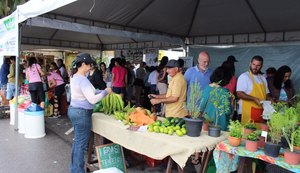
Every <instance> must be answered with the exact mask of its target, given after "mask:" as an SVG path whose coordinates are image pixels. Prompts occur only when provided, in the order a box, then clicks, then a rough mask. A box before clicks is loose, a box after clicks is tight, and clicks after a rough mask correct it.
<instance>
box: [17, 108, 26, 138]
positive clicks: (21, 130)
mask: <svg viewBox="0 0 300 173" xmlns="http://www.w3.org/2000/svg"><path fill="white" fill-rule="evenodd" d="M24 110H25V109H23V108H18V129H19V133H21V134H24V133H25V121H26V120H25V116H24Z"/></svg>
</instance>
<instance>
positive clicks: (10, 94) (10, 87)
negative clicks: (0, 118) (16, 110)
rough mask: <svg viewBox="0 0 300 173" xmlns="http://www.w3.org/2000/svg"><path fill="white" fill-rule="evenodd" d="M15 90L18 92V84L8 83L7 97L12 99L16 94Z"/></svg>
mask: <svg viewBox="0 0 300 173" xmlns="http://www.w3.org/2000/svg"><path fill="white" fill-rule="evenodd" d="M15 92H16V85H15V84H13V83H7V89H6V99H7V100H11V99H12V98H13V97H14V96H15ZM18 95H20V87H19V91H18Z"/></svg>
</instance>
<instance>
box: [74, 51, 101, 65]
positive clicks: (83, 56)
mask: <svg viewBox="0 0 300 173" xmlns="http://www.w3.org/2000/svg"><path fill="white" fill-rule="evenodd" d="M78 62H84V63H87V64H95V63H96V62H95V60H94V59H93V58H92V57H91V56H90V54H88V53H79V54H78V55H77V57H76V60H75V62H74V63H78Z"/></svg>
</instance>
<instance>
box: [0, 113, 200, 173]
mask: <svg viewBox="0 0 300 173" xmlns="http://www.w3.org/2000/svg"><path fill="white" fill-rule="evenodd" d="M45 121H46V124H45V125H46V136H45V137H43V138H39V139H27V138H25V137H24V135H23V134H20V133H18V131H15V130H14V126H11V125H9V119H0V131H1V132H0V147H1V149H0V173H67V172H69V165H70V158H71V154H70V152H71V145H72V141H73V133H70V134H69V135H66V134H65V132H67V131H68V130H69V129H70V128H71V127H72V125H71V123H70V121H69V120H68V118H67V117H61V118H58V119H49V118H46V119H45ZM131 161H134V160H131ZM197 167H199V166H197ZM165 170H166V164H162V165H159V166H157V167H155V168H150V167H148V166H147V165H146V164H145V162H144V161H135V162H134V163H131V166H130V168H129V169H128V172H129V173H163V172H165ZM197 170H198V169H197ZM185 171H186V172H187V173H194V172H196V170H195V168H194V166H193V165H191V164H187V168H186V169H185ZM174 172H177V169H176V168H175V167H174Z"/></svg>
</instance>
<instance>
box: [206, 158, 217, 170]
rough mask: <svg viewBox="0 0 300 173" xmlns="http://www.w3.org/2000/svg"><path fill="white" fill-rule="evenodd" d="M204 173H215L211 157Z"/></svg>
mask: <svg viewBox="0 0 300 173" xmlns="http://www.w3.org/2000/svg"><path fill="white" fill-rule="evenodd" d="M205 172H206V173H216V172H217V169H216V165H215V161H214V158H213V157H212V158H211V159H210V160H209V162H208V164H207V168H206V171H205Z"/></svg>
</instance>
